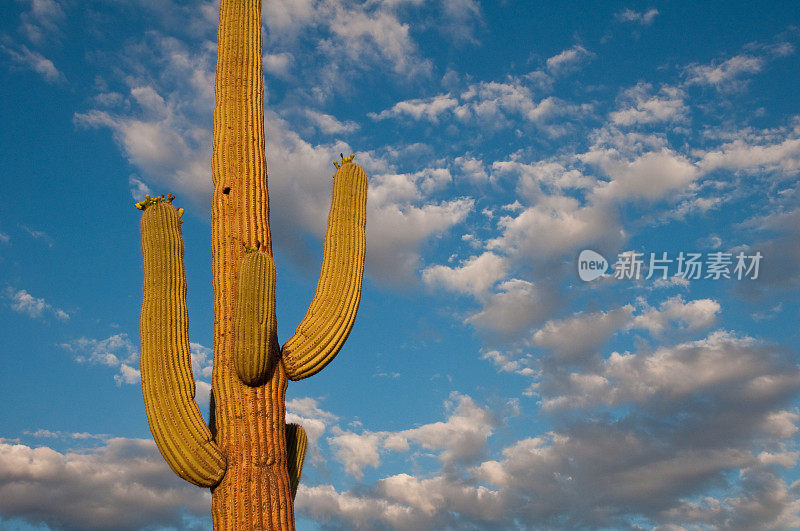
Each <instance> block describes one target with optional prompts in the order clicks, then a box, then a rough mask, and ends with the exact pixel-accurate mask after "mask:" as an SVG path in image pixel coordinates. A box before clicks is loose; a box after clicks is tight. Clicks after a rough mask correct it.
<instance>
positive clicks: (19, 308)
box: [5, 286, 69, 321]
mask: <svg viewBox="0 0 800 531" xmlns="http://www.w3.org/2000/svg"><path fill="white" fill-rule="evenodd" d="M5 295H6V298H7V299H8V300H9V301H10V303H9V304H10V305H11V309H12V310H14V311H15V312H17V313H21V314H23V315H27V316H28V317H31V318H34V319H37V318H39V317H42V316H43V315H44V314H45V312H47V313H48V314H52V315H53V316H54V317H55V318H56V319H58V320H59V321H68V320H69V314H68V313H67V312H65V311H64V310H62V309H61V308H56V307H55V306H53V305H52V304H50V303H48V302H46V301H45V300H44V299H39V298H37V297H34V296H33V295H31V294H30V293H28V292H27V291H26V290H24V289H19V290H18V289H15V288H12V287H11V286H8V287H7V288H6V291H5Z"/></svg>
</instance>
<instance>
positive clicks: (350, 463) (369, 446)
mask: <svg viewBox="0 0 800 531" xmlns="http://www.w3.org/2000/svg"><path fill="white" fill-rule="evenodd" d="M328 442H329V443H330V444H331V445H332V446H333V447H335V448H336V458H337V459H338V460H339V461H340V462H341V463H342V464H343V465H344V470H345V472H347V473H348V474H350V475H351V476H353V477H354V478H356V479H358V480H360V479H361V478H362V477H363V476H364V472H363V470H364V468H365V467H367V466H371V467H373V468H377V467H378V466H379V465H380V463H381V460H380V456H379V455H378V447H379V445H380V443H381V435H380V434H378V433H371V432H364V433H361V434H356V433H353V432H350V431H342V430H341V429H340V428H338V427H334V429H333V436H331V437H329V438H328Z"/></svg>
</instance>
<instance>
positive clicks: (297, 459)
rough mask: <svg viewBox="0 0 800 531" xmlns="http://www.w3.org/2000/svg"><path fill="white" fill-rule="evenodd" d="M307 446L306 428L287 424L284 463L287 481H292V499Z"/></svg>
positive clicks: (295, 494)
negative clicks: (287, 470)
mask: <svg viewBox="0 0 800 531" xmlns="http://www.w3.org/2000/svg"><path fill="white" fill-rule="evenodd" d="M307 447H308V437H306V430H304V429H303V427H302V426H301V425H299V424H287V425H286V464H287V466H288V468H289V481H291V483H292V499H294V498H295V497H296V496H297V485H299V484H300V473H301V472H302V471H303V461H304V460H305V458H306V448H307Z"/></svg>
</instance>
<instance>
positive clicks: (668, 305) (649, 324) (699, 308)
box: [631, 295, 721, 334]
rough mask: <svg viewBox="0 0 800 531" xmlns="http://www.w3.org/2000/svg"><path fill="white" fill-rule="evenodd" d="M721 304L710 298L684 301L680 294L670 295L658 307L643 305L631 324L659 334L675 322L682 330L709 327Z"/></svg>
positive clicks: (713, 321)
mask: <svg viewBox="0 0 800 531" xmlns="http://www.w3.org/2000/svg"><path fill="white" fill-rule="evenodd" d="M720 309H721V306H720V304H719V303H718V302H717V301H715V300H712V299H698V300H693V301H689V302H685V301H684V300H683V297H682V296H681V295H676V296H674V297H670V298H668V299H667V300H665V301H664V302H662V303H661V305H660V306H659V308H658V309H655V308H650V307H649V306H647V305H645V308H644V310H643V312H642V313H641V314H639V315H637V316H636V317H634V319H633V321H632V323H631V326H633V327H634V328H642V329H646V330H649V331H650V332H651V333H653V334H661V333H663V332H664V331H665V330H667V329H668V328H669V325H670V323H676V324H677V326H678V327H679V328H680V329H682V330H688V331H694V330H702V329H705V328H709V327H711V326H713V325H714V323H715V322H716V319H717V316H718V315H719V312H720Z"/></svg>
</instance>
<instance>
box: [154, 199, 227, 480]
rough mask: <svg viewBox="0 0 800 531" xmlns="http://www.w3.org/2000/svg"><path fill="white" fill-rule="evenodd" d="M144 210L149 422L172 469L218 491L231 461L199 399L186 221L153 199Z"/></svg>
mask: <svg viewBox="0 0 800 531" xmlns="http://www.w3.org/2000/svg"><path fill="white" fill-rule="evenodd" d="M142 210H144V214H143V215H142V225H141V226H142V255H143V257H144V297H143V300H142V320H141V344H142V347H141V349H142V350H141V363H140V366H141V375H142V393H143V395H144V403H145V409H146V410H147V420H148V422H149V424H150V431H151V432H152V433H153V438H154V439H155V441H156V444H157V445H158V449H159V450H160V451H161V455H162V456H164V459H165V460H166V461H167V463H168V464H169V466H170V467H171V468H172V470H173V471H174V472H175V473H176V474H177V475H178V476H180V477H182V478H183V479H185V480H186V481H189V482H191V483H194V484H195V485H198V486H200V487H213V486H214V485H216V484H217V483H219V482H220V480H221V479H222V477H223V476H224V475H225V467H226V463H225V456H224V455H223V454H222V452H221V451H220V449H219V448H218V447H217V445H216V444H215V443H214V440H213V436H212V435H211V431H210V430H209V428H208V426H206V423H205V422H204V421H203V417H202V415H201V414H200V409H199V408H198V407H197V403H196V402H195V400H194V393H195V383H194V378H192V365H191V357H190V353H189V334H188V331H189V319H188V314H187V311H186V276H185V271H184V265H183V239H182V237H181V229H180V224H181V221H180V219H179V214H178V211H177V210H175V208H174V207H173V206H172V205H171V204H170V202H168V201H164V200H154V201H151V202H150V203H149V204H146V205H143V208H142Z"/></svg>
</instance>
